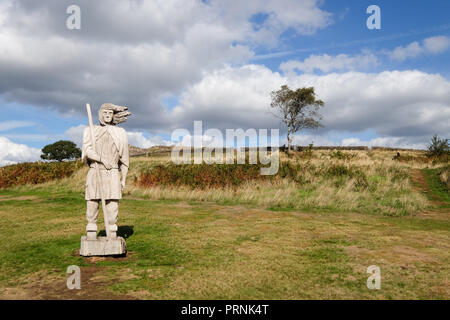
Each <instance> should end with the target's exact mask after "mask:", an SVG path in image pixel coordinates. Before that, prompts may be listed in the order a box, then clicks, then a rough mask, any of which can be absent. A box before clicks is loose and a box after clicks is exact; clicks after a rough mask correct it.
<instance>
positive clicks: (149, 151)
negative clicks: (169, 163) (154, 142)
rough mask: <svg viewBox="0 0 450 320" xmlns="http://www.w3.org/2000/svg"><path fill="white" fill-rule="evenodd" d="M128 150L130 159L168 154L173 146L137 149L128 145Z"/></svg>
mask: <svg viewBox="0 0 450 320" xmlns="http://www.w3.org/2000/svg"><path fill="white" fill-rule="evenodd" d="M128 148H129V151H130V157H137V156H146V155H149V154H160V153H168V152H170V151H171V150H172V148H173V146H153V147H150V148H139V147H135V146H132V145H131V144H129V145H128Z"/></svg>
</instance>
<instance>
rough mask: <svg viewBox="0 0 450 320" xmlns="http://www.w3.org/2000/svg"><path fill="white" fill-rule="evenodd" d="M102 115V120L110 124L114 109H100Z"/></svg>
mask: <svg viewBox="0 0 450 320" xmlns="http://www.w3.org/2000/svg"><path fill="white" fill-rule="evenodd" d="M102 115H103V121H105V123H108V124H111V122H112V120H113V115H114V111H112V110H108V109H104V110H102Z"/></svg>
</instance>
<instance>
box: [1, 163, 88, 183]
mask: <svg viewBox="0 0 450 320" xmlns="http://www.w3.org/2000/svg"><path fill="white" fill-rule="evenodd" d="M82 165H83V164H82V163H81V161H71V162H50V163H42V162H26V163H19V164H14V165H10V166H6V167H2V168H0V188H9V187H11V186H15V185H22V184H38V183H43V182H47V181H51V180H55V179H61V178H65V177H69V176H71V175H72V173H73V172H74V171H76V170H77V169H79V168H80V167H81V166H82Z"/></svg>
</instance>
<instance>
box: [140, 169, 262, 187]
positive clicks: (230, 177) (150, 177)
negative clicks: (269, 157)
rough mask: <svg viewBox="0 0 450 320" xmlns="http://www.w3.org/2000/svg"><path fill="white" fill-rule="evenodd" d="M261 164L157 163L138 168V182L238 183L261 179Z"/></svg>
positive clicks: (143, 184) (220, 185) (236, 184)
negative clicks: (149, 167) (139, 170)
mask: <svg viewBox="0 0 450 320" xmlns="http://www.w3.org/2000/svg"><path fill="white" fill-rule="evenodd" d="M260 168H261V166H260V165H256V164H239V165H238V164H206V163H202V164H199V165H192V164H182V165H175V164H173V163H170V164H168V165H162V164H160V165H156V166H155V167H153V168H152V169H150V170H145V171H143V172H141V175H140V177H139V179H138V181H137V183H138V185H140V186H143V187H151V186H155V185H162V186H167V185H173V186H180V185H186V186H190V187H192V188H201V189H205V188H211V187H216V188H217V187H225V186H238V185H240V184H242V183H243V182H245V181H249V180H256V179H264V177H266V176H262V175H261V174H260Z"/></svg>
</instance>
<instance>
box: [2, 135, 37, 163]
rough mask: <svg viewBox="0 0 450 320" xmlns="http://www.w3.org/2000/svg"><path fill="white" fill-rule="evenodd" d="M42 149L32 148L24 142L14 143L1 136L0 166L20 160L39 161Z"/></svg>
mask: <svg viewBox="0 0 450 320" xmlns="http://www.w3.org/2000/svg"><path fill="white" fill-rule="evenodd" d="M40 155H41V150H39V149H36V148H30V147H28V146H26V145H24V144H18V143H14V142H12V141H11V140H9V139H8V138H5V137H0V166H6V165H10V164H15V163H18V162H26V161H37V160H39V159H40Z"/></svg>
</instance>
